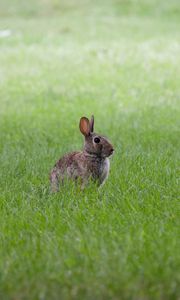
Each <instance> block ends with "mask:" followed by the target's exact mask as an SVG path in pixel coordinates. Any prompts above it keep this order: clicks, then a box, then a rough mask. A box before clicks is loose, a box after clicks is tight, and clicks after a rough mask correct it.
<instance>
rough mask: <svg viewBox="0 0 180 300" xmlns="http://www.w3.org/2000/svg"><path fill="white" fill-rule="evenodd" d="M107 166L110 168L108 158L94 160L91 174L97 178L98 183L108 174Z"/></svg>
mask: <svg viewBox="0 0 180 300" xmlns="http://www.w3.org/2000/svg"><path fill="white" fill-rule="evenodd" d="M109 168H110V162H109V159H108V158H106V159H105V160H104V161H102V162H100V163H99V162H95V164H94V166H93V169H92V175H93V177H94V179H96V180H98V181H99V182H100V184H102V183H103V182H104V181H105V180H106V178H107V177H108V174H109Z"/></svg>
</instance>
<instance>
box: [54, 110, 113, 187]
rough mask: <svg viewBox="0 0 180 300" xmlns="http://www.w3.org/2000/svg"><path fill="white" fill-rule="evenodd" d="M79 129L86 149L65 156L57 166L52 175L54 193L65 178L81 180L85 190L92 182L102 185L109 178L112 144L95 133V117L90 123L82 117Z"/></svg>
mask: <svg viewBox="0 0 180 300" xmlns="http://www.w3.org/2000/svg"><path fill="white" fill-rule="evenodd" d="M79 129H80V131H81V133H82V134H83V135H84V138H85V143H84V149H83V150H82V151H79V152H72V153H69V154H66V155H64V156H63V157H62V158H60V160H59V161H57V163H56V164H55V166H54V168H53V169H52V171H51V173H50V181H51V189H52V192H57V191H58V190H59V184H62V183H63V180H64V179H65V178H67V179H72V180H75V181H76V180H79V182H80V183H81V186H82V188H84V187H85V186H86V185H87V184H88V182H89V181H90V180H93V181H95V182H96V183H97V185H98V186H100V185H102V184H103V183H104V182H105V180H106V179H107V177H108V174H109V168H110V162H109V157H110V156H111V155H112V154H113V152H114V148H113V146H112V144H111V143H110V142H109V141H108V139H107V138H105V137H104V136H102V135H100V134H97V133H95V132H94V116H92V117H91V120H90V121H89V120H88V119H87V118H86V117H82V118H81V119H80V123H79Z"/></svg>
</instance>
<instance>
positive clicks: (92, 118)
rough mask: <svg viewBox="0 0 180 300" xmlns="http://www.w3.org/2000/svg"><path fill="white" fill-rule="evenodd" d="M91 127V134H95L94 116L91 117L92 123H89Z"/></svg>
mask: <svg viewBox="0 0 180 300" xmlns="http://www.w3.org/2000/svg"><path fill="white" fill-rule="evenodd" d="M89 126H90V132H93V131H94V116H93V115H92V116H91V121H90V123H89Z"/></svg>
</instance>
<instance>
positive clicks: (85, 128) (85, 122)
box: [79, 117, 90, 136]
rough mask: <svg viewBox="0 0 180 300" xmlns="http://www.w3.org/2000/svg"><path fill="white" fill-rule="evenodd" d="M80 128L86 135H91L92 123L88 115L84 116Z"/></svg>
mask: <svg viewBox="0 0 180 300" xmlns="http://www.w3.org/2000/svg"><path fill="white" fill-rule="evenodd" d="M79 129H80V131H81V133H82V134H83V135H84V136H88V135H90V124H89V120H88V119H87V118H86V117H82V118H81V119H80V122H79Z"/></svg>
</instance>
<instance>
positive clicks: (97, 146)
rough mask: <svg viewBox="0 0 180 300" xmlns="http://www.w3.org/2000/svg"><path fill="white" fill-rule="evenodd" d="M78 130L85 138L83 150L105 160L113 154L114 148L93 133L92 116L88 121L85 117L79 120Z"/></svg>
mask: <svg viewBox="0 0 180 300" xmlns="http://www.w3.org/2000/svg"><path fill="white" fill-rule="evenodd" d="M79 128H80V131H81V133H82V134H83V135H84V137H85V144H84V150H85V151H86V152H87V153H88V154H90V155H94V156H98V157H102V158H106V157H109V156H110V155H112V154H113V152H114V148H113V146H112V144H111V143H110V142H109V141H108V139H107V138H106V137H104V136H102V135H100V134H97V133H95V132H94V116H92V117H91V120H90V121H89V120H88V119H87V118H86V117H82V118H81V119H80V123H79Z"/></svg>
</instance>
